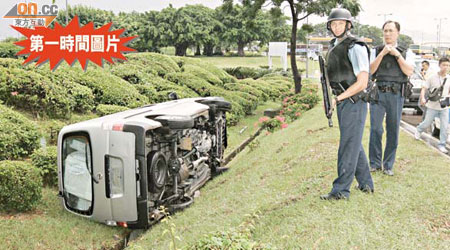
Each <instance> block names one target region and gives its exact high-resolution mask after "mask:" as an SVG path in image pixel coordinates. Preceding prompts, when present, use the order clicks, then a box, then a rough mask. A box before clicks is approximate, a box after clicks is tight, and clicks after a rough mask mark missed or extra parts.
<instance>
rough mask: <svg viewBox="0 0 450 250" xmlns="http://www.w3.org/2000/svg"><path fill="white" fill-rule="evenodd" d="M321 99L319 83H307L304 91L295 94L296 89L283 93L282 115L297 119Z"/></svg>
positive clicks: (303, 88)
mask: <svg viewBox="0 0 450 250" xmlns="http://www.w3.org/2000/svg"><path fill="white" fill-rule="evenodd" d="M319 101H320V97H319V95H318V87H317V85H314V84H305V85H303V87H302V92H300V93H298V94H295V92H294V90H291V91H290V92H288V93H286V94H284V95H283V108H282V110H281V111H280V115H284V116H286V117H288V118H289V119H290V120H296V119H297V118H298V117H300V116H301V114H302V112H304V111H307V110H310V109H312V108H313V107H314V106H315V105H316V104H317V103H318V102H319Z"/></svg>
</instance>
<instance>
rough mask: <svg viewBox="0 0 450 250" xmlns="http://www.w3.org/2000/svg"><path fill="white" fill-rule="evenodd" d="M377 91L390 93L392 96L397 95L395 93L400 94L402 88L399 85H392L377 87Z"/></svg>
mask: <svg viewBox="0 0 450 250" xmlns="http://www.w3.org/2000/svg"><path fill="white" fill-rule="evenodd" d="M378 90H379V91H380V92H381V93H389V92H391V93H393V94H397V93H400V91H401V90H402V87H401V85H399V84H392V85H384V86H378Z"/></svg>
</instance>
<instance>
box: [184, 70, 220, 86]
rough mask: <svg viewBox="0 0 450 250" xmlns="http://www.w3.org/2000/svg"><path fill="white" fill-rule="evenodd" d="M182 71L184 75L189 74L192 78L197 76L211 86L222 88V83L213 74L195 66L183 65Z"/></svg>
mask: <svg viewBox="0 0 450 250" xmlns="http://www.w3.org/2000/svg"><path fill="white" fill-rule="evenodd" d="M182 70H184V72H186V73H190V74H192V75H194V76H197V77H199V78H201V79H204V80H206V81H208V82H209V83H211V84H212V85H216V86H222V85H223V82H222V80H220V79H219V77H217V76H216V75H214V74H213V73H211V72H209V71H207V70H206V69H204V68H202V67H199V66H196V65H184V66H183V68H182Z"/></svg>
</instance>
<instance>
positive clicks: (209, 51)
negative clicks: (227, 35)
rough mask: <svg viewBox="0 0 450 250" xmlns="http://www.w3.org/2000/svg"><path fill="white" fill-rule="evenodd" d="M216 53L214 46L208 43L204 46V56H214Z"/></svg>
mask: <svg viewBox="0 0 450 250" xmlns="http://www.w3.org/2000/svg"><path fill="white" fill-rule="evenodd" d="M213 53H214V44H213V43H207V44H205V45H204V46H203V55H204V56H212V55H213Z"/></svg>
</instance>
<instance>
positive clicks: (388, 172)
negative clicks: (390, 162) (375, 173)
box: [383, 169, 394, 176]
mask: <svg viewBox="0 0 450 250" xmlns="http://www.w3.org/2000/svg"><path fill="white" fill-rule="evenodd" d="M383 174H385V175H389V176H394V171H392V170H390V169H385V170H383Z"/></svg>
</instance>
